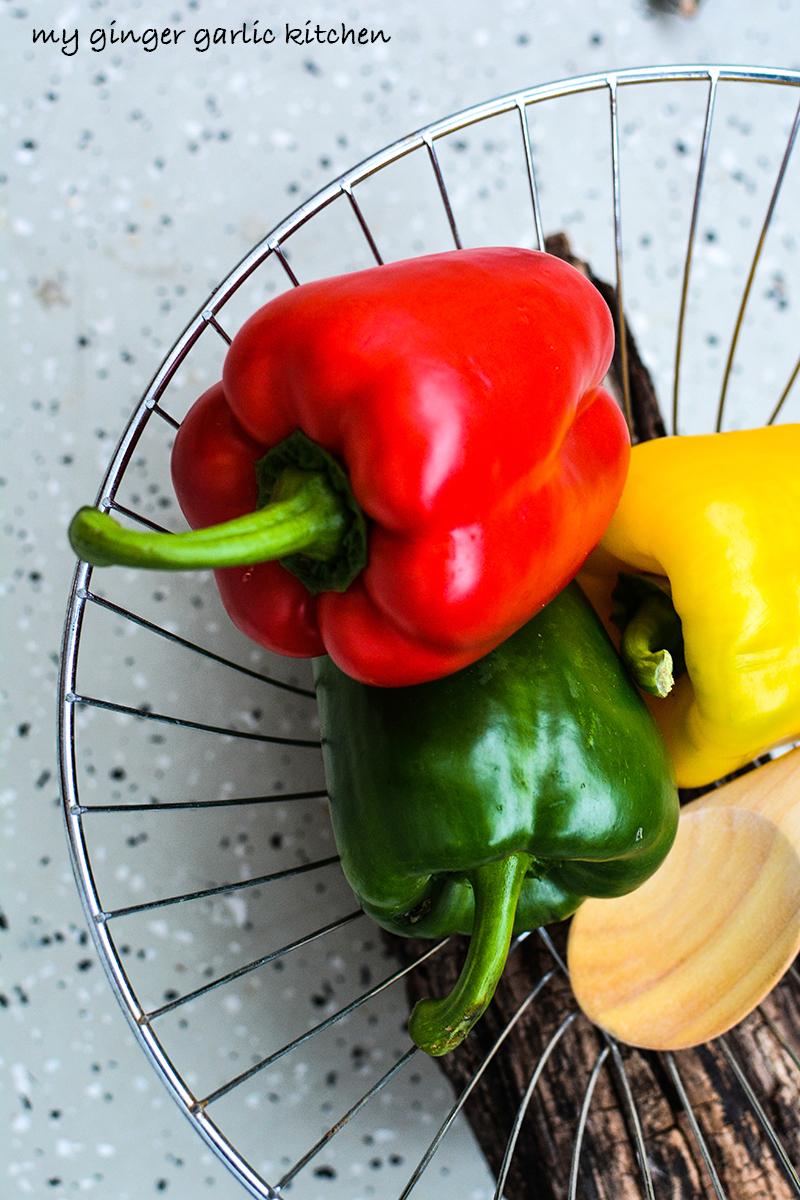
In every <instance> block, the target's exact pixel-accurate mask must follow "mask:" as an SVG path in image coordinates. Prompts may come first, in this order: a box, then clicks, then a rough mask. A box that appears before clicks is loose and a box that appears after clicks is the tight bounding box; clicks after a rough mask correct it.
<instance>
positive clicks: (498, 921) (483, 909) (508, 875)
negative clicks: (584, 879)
mask: <svg viewBox="0 0 800 1200" xmlns="http://www.w3.org/2000/svg"><path fill="white" fill-rule="evenodd" d="M531 861H532V858H531V855H530V854H523V853H518V854H509V855H508V857H507V858H503V859H501V860H500V861H499V862H492V863H487V864H486V865H485V866H482V867H476V868H475V870H474V871H471V872H470V876H469V878H470V882H471V884H472V889H473V892H474V894H475V919H474V924H473V927H472V936H471V938H470V943H469V950H468V951H467V958H466V961H465V963H464V967H463V969H462V971H461V975H460V976H459V978H458V982H457V983H456V986H455V987H454V988H453V990H452V992H451V993H450V995H449V996H446V997H444V998H443V999H425V1000H419V1001H418V1002H417V1004H416V1005H415V1006H414V1011H413V1012H412V1014H411V1018H410V1020H409V1023H408V1031H409V1033H410V1034H411V1037H412V1039H413V1041H415V1042H416V1044H417V1045H418V1046H419V1047H420V1049H422V1050H424V1051H425V1052H426V1053H427V1054H433V1055H437V1056H438V1055H441V1054H447V1053H448V1051H450V1050H453V1049H455V1047H456V1046H458V1045H459V1043H460V1042H462V1041H463V1040H464V1038H465V1037H466V1036H467V1034H468V1033H469V1031H470V1029H472V1027H473V1025H474V1024H475V1023H476V1021H478V1019H479V1018H480V1017H481V1016H482V1015H483V1013H484V1012H485V1011H486V1009H487V1007H488V1005H489V1002H490V1001H491V999H492V996H493V995H494V992H495V988H496V987H497V984H498V981H499V979H500V976H501V975H502V973H503V968H504V966H505V963H506V957H507V955H508V947H509V945H510V944H511V933H512V930H513V928H514V917H515V915H516V911H517V901H518V900H519V893H520V889H521V887H522V883H523V880H524V879H525V873H526V871H527V870H528V867H529V866H530V864H531Z"/></svg>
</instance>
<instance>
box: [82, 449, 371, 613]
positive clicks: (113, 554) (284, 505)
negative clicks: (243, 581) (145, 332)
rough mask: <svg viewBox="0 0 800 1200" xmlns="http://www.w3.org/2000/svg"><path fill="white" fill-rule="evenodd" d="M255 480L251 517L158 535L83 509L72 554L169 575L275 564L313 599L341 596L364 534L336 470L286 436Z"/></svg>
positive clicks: (362, 553)
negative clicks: (256, 502) (255, 504)
mask: <svg viewBox="0 0 800 1200" xmlns="http://www.w3.org/2000/svg"><path fill="white" fill-rule="evenodd" d="M287 447H288V449H287ZM309 468H310V469H309ZM256 474H257V478H258V482H259V505H260V507H258V508H257V509H256V510H255V511H254V512H251V513H245V514H244V515H243V516H241V517H236V518H234V519H233V520H231V521H226V522H224V523H223V524H220V525H210V526H207V527H206V528H205V529H194V530H191V531H189V532H187V533H161V532H155V531H153V532H151V531H143V530H130V529H125V528H124V527H123V526H122V525H120V524H119V523H118V522H117V521H115V520H113V518H112V517H110V516H109V515H108V514H107V513H105V512H101V511H100V510H99V509H96V508H88V507H87V508H82V509H80V510H79V511H78V512H77V513H76V515H75V517H74V518H73V520H72V524H71V525H70V529H69V538H70V542H71V544H72V548H73V549H74V550H75V552H76V554H78V555H79V556H80V557H81V558H83V559H85V561H86V562H89V563H91V564H92V565H93V566H99V567H109V566H126V567H150V568H154V569H161V570H165V569H166V570H172V571H194V570H200V569H205V568H218V567H241V566H250V565H251V564H253V563H259V562H268V561H273V560H275V559H277V560H278V561H280V562H281V563H282V564H283V566H285V567H286V568H287V570H290V571H292V572H293V574H295V575H297V576H298V578H300V579H301V580H302V582H303V583H304V584H305V585H306V587H307V588H308V590H309V591H310V592H312V593H314V594H316V593H317V592H320V591H326V590H328V591H329V590H333V591H344V590H345V588H346V587H347V586H348V585H349V584H350V582H351V581H352V580H353V579H354V578H355V576H356V575H357V574H358V572H359V571H360V570H361V569H362V568H363V567H364V566H365V565H366V559H367V535H366V525H365V521H364V517H363V514H362V513H361V510H360V509H359V507H358V505H357V504H356V502H355V500H354V498H353V495H352V492H351V491H350V485H349V483H348V481H347V478H346V476H345V474H344V472H343V471H342V469H341V468H340V467H339V466H338V464H336V463H335V461H334V460H333V459H331V457H330V456H329V455H328V454H327V453H326V452H325V451H324V450H322V448H321V447H319V446H316V445H315V444H314V443H313V442H310V441H309V439H308V438H305V436H304V435H303V434H293V435H292V437H291V438H287V439H286V441H285V442H282V443H281V444H280V446H278V447H276V448H275V449H274V450H273V451H270V452H269V453H268V454H267V455H266V456H265V457H264V458H263V459H261V460H260V461H259V462H258V463H257V464H256Z"/></svg>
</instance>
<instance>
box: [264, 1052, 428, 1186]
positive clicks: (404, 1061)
mask: <svg viewBox="0 0 800 1200" xmlns="http://www.w3.org/2000/svg"><path fill="white" fill-rule="evenodd" d="M418 1053H419V1048H418V1047H417V1046H412V1047H411V1049H410V1050H407V1051H406V1052H405V1054H404V1055H403V1056H402V1058H399V1059H398V1060H397V1062H396V1063H395V1064H394V1066H393V1067H390V1068H389V1070H388V1071H387V1072H386V1074H385V1075H382V1076H381V1078H380V1079H379V1080H378V1081H377V1083H374V1084H373V1085H372V1087H371V1088H369V1089H368V1090H367V1091H366V1092H364V1095H363V1096H361V1097H360V1099H358V1100H357V1101H356V1102H355V1104H354V1105H352V1107H351V1108H349V1109H348V1110H347V1112H346V1113H345V1114H344V1116H342V1117H340V1118H339V1120H338V1121H337V1122H336V1124H335V1125H331V1127H330V1129H329V1130H327V1132H326V1133H324V1134H323V1135H322V1137H321V1138H320V1139H319V1141H317V1142H315V1143H314V1145H313V1146H312V1147H311V1149H310V1150H308V1151H307V1153H305V1154H304V1155H303V1157H302V1158H300V1159H298V1160H297V1162H296V1163H295V1165H294V1166H293V1167H292V1169H291V1171H287V1172H286V1174H285V1175H283V1176H282V1177H281V1178H280V1179H279V1180H278V1183H277V1185H276V1190H277V1191H279V1192H280V1191H283V1189H284V1188H285V1187H286V1185H287V1184H289V1183H291V1181H292V1180H293V1179H294V1178H296V1176H297V1175H299V1174H300V1172H301V1171H302V1170H303V1168H304V1167H307V1166H308V1164H309V1163H310V1162H311V1161H312V1160H313V1159H315V1158H316V1157H317V1155H318V1154H319V1153H320V1151H321V1150H324V1149H325V1147H326V1146H327V1145H328V1144H329V1143H330V1142H331V1141H332V1140H333V1138H335V1137H336V1135H337V1133H341V1131H342V1130H343V1129H344V1127H345V1126H346V1125H348V1124H349V1122H350V1121H352V1119H353V1117H355V1116H357V1115H358V1113H360V1112H361V1110H362V1108H364V1106H365V1105H366V1104H367V1103H368V1102H369V1101H370V1100H372V1099H373V1097H374V1096H377V1094H378V1092H380V1091H382V1090H383V1088H385V1087H386V1084H387V1083H389V1081H390V1080H391V1079H393V1078H394V1077H395V1075H397V1074H399V1072H400V1071H402V1070H403V1068H404V1067H406V1066H407V1065H408V1064H409V1063H410V1062H411V1060H412V1059H413V1058H415V1057H416V1055H417V1054H418Z"/></svg>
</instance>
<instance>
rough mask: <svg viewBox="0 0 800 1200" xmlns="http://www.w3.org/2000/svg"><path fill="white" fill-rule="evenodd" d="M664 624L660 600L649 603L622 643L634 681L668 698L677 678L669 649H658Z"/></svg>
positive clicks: (647, 602) (624, 634)
mask: <svg viewBox="0 0 800 1200" xmlns="http://www.w3.org/2000/svg"><path fill="white" fill-rule="evenodd" d="M661 623H662V606H661V604H660V602H659V600H658V599H657V598H656V597H652V598H650V599H648V600H645V602H644V604H643V605H642V606H641V608H640V609H639V610H638V612H637V613H636V616H635V617H634V618H633V619H632V620H631V622H630V623H629V624H628V625H626V627H625V631H624V633H623V635H622V641H621V642H620V655H621V657H622V661H623V662H624V663H625V666H626V667H627V668H628V670H629V671H630V673H631V675H632V676H633V678H634V681H635V682H636V683H638V685H639V687H640V688H642V690H643V691H645V692H649V693H650V694H651V695H653V696H662V697H663V696H668V695H669V693H670V692H671V691H672V686H673V684H674V682H675V678H674V675H673V670H672V655H671V654H670V652H669V650H666V649H663V648H662V649H660V650H659V649H654V648H653V644H654V643H656V645H657V643H658V635H659V631H660V628H661Z"/></svg>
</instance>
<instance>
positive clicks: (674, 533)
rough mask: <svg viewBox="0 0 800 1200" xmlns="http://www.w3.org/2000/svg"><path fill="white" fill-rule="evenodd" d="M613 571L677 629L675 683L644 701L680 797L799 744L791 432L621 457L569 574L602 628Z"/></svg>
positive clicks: (799, 562) (797, 503)
mask: <svg viewBox="0 0 800 1200" xmlns="http://www.w3.org/2000/svg"><path fill="white" fill-rule="evenodd" d="M619 571H622V572H623V573H634V574H635V573H646V574H648V575H650V576H652V577H653V579H655V581H656V582H657V583H658V584H660V586H661V587H662V588H664V589H665V590H666V591H667V592H668V593H671V598H672V604H673V605H674V609H675V611H676V613H677V615H678V617H679V618H680V625H681V630H682V636H683V652H684V657H685V664H686V673H685V674H684V675H682V676H681V677H680V678H676V680H675V683H674V686H673V687H672V689H671V690H670V691H669V692H668V694H667V695H665V696H663V697H660V696H657V695H656V696H647V697H646V699H647V703H648V705H649V707H650V710H651V712H652V713H653V715H654V717H655V719H656V721H657V722H658V724H659V726H660V728H661V730H662V732H663V734H664V737H665V739H666V742H667V745H668V747H669V750H670V753H671V755H672V759H673V762H674V763H675V769H676V773H677V778H678V782H679V784H680V785H681V786H682V787H687V788H691V787H699V786H702V785H704V784H707V783H710V782H712V781H713V780H715V779H719V778H721V777H722V776H724V775H727V774H729V773H730V772H731V771H734V770H736V769H737V768H738V767H741V766H743V765H744V764H745V763H748V762H750V761H751V760H752V759H753V758H755V757H757V756H758V755H759V754H760V753H762V752H763V751H764V750H766V749H767V748H769V747H771V746H776V745H780V744H781V743H786V742H790V741H793V740H795V739H796V738H798V737H800V425H798V424H790V425H777V426H768V427H765V428H761V429H749V430H738V431H734V432H729V433H713V434H705V435H701V436H685V437H670V438H661V439H658V440H656V441H651V442H644V443H642V444H640V445H638V446H635V447H634V450H633V454H632V457H631V466H630V473H629V476H628V481H627V483H626V486H625V490H624V493H623V496H622V500H621V501H620V504H619V507H618V508H617V511H616V513H615V515H614V517H613V519H612V521H611V523H610V525H609V527H608V529H607V531H606V533H605V535H604V537H603V540H602V543H601V545H600V547H599V548H598V550H597V551H596V552H595V553H594V554H593V555H592V556H591V559H590V560H589V562H588V563H587V564H586V567H585V569H584V571H582V572H581V575H580V582H581V584H582V585H583V586H584V587H585V590H586V592H587V594H588V595H589V596H590V597H591V599H592V601H593V603H594V604H595V606H596V607H597V610H598V612H599V613H600V615H601V616H602V617H603V619H604V620H605V621H609V618H610V614H611V610H612V600H611V591H612V588H613V587H614V585H615V583H616V580H617V575H618V572H619ZM657 625H658V622H655V624H654V626H653V629H652V630H651V635H652V640H653V645H654V647H655V645H656V643H657V642H658V632H659V631H658V629H657ZM631 628H632V627H631V626H628V629H631ZM612 636H614V637H615V638H616V640H619V634H618V633H617V632H615V631H613V630H612Z"/></svg>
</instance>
